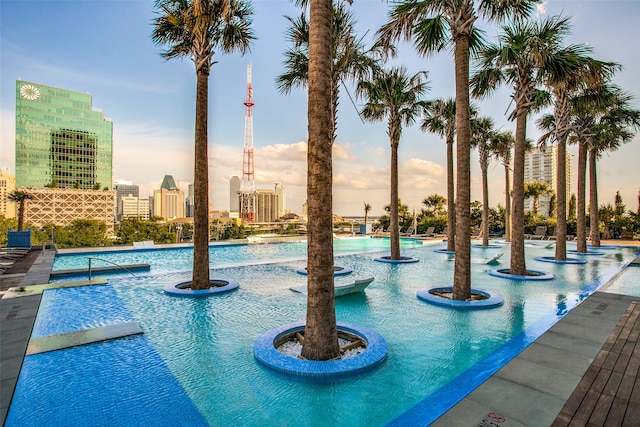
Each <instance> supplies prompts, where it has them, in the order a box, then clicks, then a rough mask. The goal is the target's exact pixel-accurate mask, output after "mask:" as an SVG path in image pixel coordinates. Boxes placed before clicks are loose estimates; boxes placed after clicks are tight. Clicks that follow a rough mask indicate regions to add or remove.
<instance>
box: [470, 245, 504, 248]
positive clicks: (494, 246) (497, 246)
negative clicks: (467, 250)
mask: <svg viewBox="0 0 640 427" xmlns="http://www.w3.org/2000/svg"><path fill="white" fill-rule="evenodd" d="M471 247H472V248H477V249H502V246H500V245H487V246H484V245H471Z"/></svg>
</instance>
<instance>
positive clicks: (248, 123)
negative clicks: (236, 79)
mask: <svg viewBox="0 0 640 427" xmlns="http://www.w3.org/2000/svg"><path fill="white" fill-rule="evenodd" d="M244 105H245V107H246V108H245V115H244V153H243V156H242V182H241V183H240V218H242V220H243V221H246V222H255V221H256V182H255V179H254V165H253V105H254V102H253V85H252V84H251V64H248V65H247V99H246V100H245V101H244Z"/></svg>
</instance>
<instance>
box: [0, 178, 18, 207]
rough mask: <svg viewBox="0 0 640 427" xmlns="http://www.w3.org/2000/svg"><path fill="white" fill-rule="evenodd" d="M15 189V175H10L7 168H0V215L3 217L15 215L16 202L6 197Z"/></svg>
mask: <svg viewBox="0 0 640 427" xmlns="http://www.w3.org/2000/svg"><path fill="white" fill-rule="evenodd" d="M15 189H16V177H15V175H11V171H10V170H9V168H0V215H3V216H4V217H5V218H15V217H16V204H15V203H14V202H12V201H11V200H9V198H8V196H9V194H11V193H13V192H14V191H15Z"/></svg>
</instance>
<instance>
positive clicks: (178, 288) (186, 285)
mask: <svg viewBox="0 0 640 427" xmlns="http://www.w3.org/2000/svg"><path fill="white" fill-rule="evenodd" d="M209 283H210V284H211V287H210V288H209V289H196V290H193V289H191V288H190V286H191V281H188V282H182V283H178V284H177V285H173V284H171V285H167V286H165V287H164V292H165V293H166V294H169V295H173V296H176V297H187V298H203V297H208V296H211V295H219V294H223V293H225V292H230V291H234V290H236V289H238V287H239V286H240V284H239V283H238V282H236V281H234V280H222V279H211V280H209Z"/></svg>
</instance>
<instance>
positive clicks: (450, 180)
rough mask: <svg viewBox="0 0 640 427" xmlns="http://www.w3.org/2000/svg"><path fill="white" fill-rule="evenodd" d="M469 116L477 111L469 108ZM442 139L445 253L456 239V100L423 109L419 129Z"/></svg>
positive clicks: (450, 248) (447, 100) (435, 103)
mask: <svg viewBox="0 0 640 427" xmlns="http://www.w3.org/2000/svg"><path fill="white" fill-rule="evenodd" d="M469 114H470V116H471V117H474V116H475V115H476V114H477V110H476V109H475V107H474V106H473V105H470V106H469ZM420 129H422V130H423V131H429V132H432V133H435V134H436V135H438V136H440V137H441V138H444V140H445V143H446V144H447V160H446V163H447V225H448V227H447V251H450V252H452V251H455V240H456V239H455V238H456V204H455V177H454V169H453V142H454V139H455V136H456V100H455V99H453V98H449V99H436V100H434V101H429V102H428V104H427V108H426V109H425V117H424V120H423V121H422V126H421V127H420Z"/></svg>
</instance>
